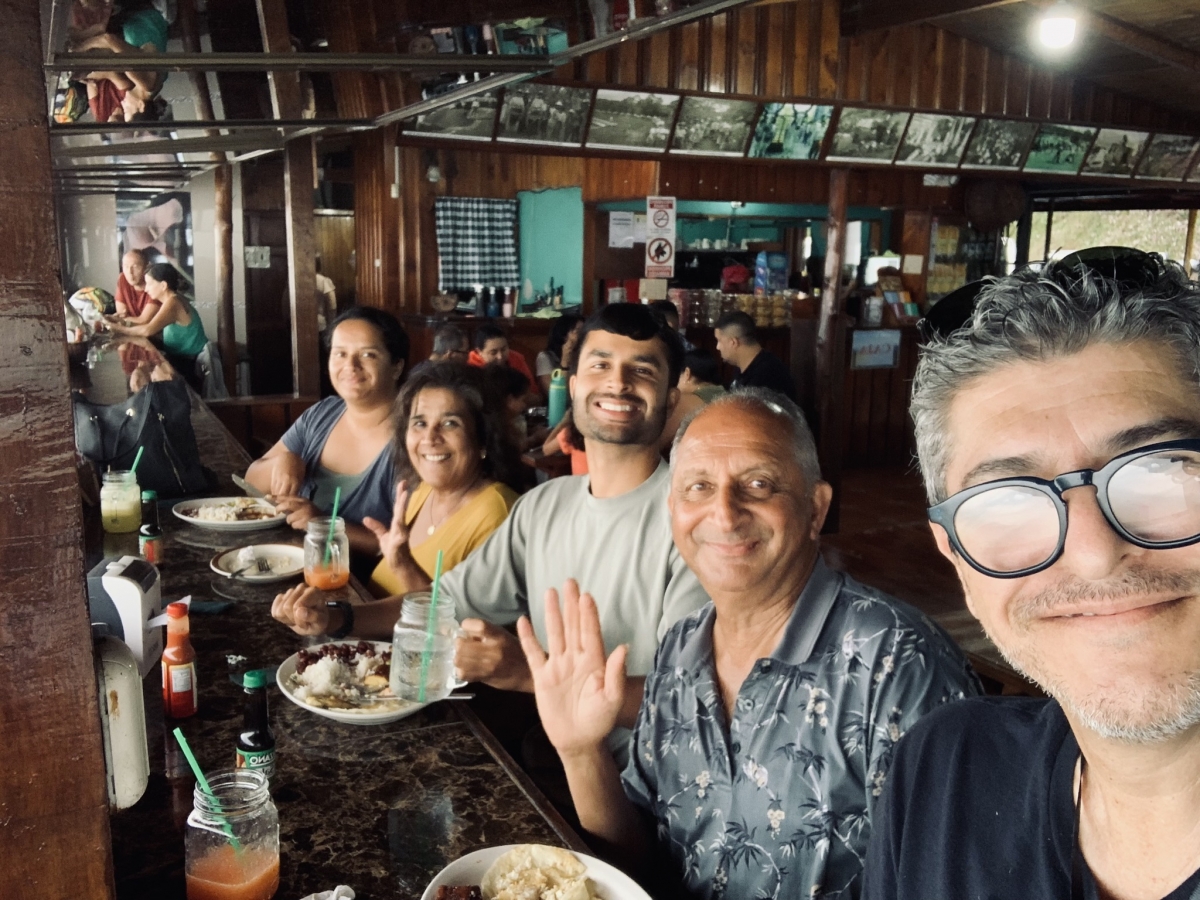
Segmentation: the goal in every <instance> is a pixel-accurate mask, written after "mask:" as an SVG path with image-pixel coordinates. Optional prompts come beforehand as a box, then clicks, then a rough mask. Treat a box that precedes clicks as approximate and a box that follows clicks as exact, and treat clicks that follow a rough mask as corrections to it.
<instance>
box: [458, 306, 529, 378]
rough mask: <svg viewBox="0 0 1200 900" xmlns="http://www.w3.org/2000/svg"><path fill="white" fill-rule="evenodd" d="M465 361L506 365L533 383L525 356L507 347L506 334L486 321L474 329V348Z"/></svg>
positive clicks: (478, 363)
mask: <svg viewBox="0 0 1200 900" xmlns="http://www.w3.org/2000/svg"><path fill="white" fill-rule="evenodd" d="M467 363H468V364H470V365H472V366H488V365H506V366H509V367H510V368H513V369H516V370H517V371H518V372H520V373H521V374H522V375H524V376H525V377H526V378H528V379H529V384H530V387H531V388H532V387H533V386H534V384H535V382H534V380H533V373H532V372H530V371H529V363H527V362H526V361H525V357H524V356H522V355H521V354H520V353H518V352H517V351H516V350H512V349H510V348H509V346H508V335H506V334H505V333H504V331H503V330H502V329H501V328H499V327H498V326H496V325H492V324H490V323H487V322H485V323H484V324H482V325H480V326H479V327H478V328H476V329H475V349H474V350H472V351H471V353H470V355H469V356H468V357H467ZM534 389H535V390H536V388H534Z"/></svg>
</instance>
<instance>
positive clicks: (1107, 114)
mask: <svg viewBox="0 0 1200 900" xmlns="http://www.w3.org/2000/svg"><path fill="white" fill-rule="evenodd" d="M1113 99H1114V97H1113V92H1112V91H1109V90H1104V89H1102V88H1101V89H1097V90H1096V92H1095V94H1094V95H1093V100H1092V110H1093V114H1094V115H1095V121H1098V122H1109V121H1112V110H1113Z"/></svg>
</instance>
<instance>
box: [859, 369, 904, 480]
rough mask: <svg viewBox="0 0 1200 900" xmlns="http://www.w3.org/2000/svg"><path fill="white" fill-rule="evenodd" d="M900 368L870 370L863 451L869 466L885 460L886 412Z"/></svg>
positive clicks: (877, 464)
mask: <svg viewBox="0 0 1200 900" xmlns="http://www.w3.org/2000/svg"><path fill="white" fill-rule="evenodd" d="M900 380H901V378H900V370H899V369H898V368H896V369H874V370H872V371H871V379H870V383H871V397H870V405H869V407H868V414H869V417H870V418H869V421H868V423H867V445H866V447H865V448H864V450H865V452H864V453H863V456H864V460H865V463H866V464H867V465H869V466H882V465H884V464H885V463H886V462H887V427H888V414H889V412H890V404H891V399H892V382H893V381H900Z"/></svg>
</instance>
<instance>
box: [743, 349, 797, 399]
mask: <svg viewBox="0 0 1200 900" xmlns="http://www.w3.org/2000/svg"><path fill="white" fill-rule="evenodd" d="M739 387H761V388H770V389H771V390H773V391H778V392H779V393H781V394H783V395H784V396H785V397H787V398H788V399H790V400H795V399H796V385H795V384H794V383H793V381H792V373H791V372H789V371H788V367H787V366H785V365H784V364H783V363H782V362H781V361H780V360H779V358H778V357H777V356H773V355H772V354H770V353H768V352H767V351H766V350H759V351H758V356H756V357H754V359H752V360H751V361H750V365H748V366H746V368H745V369H744V370H743V371H742V372H740V373H739V374H738V375H737V376H735V377H734V379H733V381H731V382H730V383H729V389H730V390H733V389H734V388H739Z"/></svg>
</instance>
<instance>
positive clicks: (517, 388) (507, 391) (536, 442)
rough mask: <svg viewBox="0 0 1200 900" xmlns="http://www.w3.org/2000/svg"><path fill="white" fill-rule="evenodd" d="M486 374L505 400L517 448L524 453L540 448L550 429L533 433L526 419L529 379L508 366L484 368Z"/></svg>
mask: <svg viewBox="0 0 1200 900" xmlns="http://www.w3.org/2000/svg"><path fill="white" fill-rule="evenodd" d="M484 372H485V373H487V375H488V377H489V378H490V379H492V380H493V381H495V382H496V388H497V390H498V391H499V392H500V394H501V396H502V397H503V398H504V408H505V411H506V414H507V416H508V421H509V425H510V427H511V430H512V434H513V438H514V439H515V440H516V442H517V446H518V447H520V448H521V450H522V451H525V450H529V449H531V448H533V447H538V446H540V445H541V443H542V442H543V441H544V440H546V435H547V434H548V433H549V429H547V428H546V427H545V426H544V425H540V426H538V427H537V428H535V429H534V430H533V431H530V430H529V422H528V420H527V419H526V418H525V411H526V409H528V406H527V404H526V402H525V401H526V399H527V398H528V396H529V379H528V378H526V377H525V376H524V375H522V374H521V373H520V372H518V371H517V370H516V369H510V368H509V367H508V366H484Z"/></svg>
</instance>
